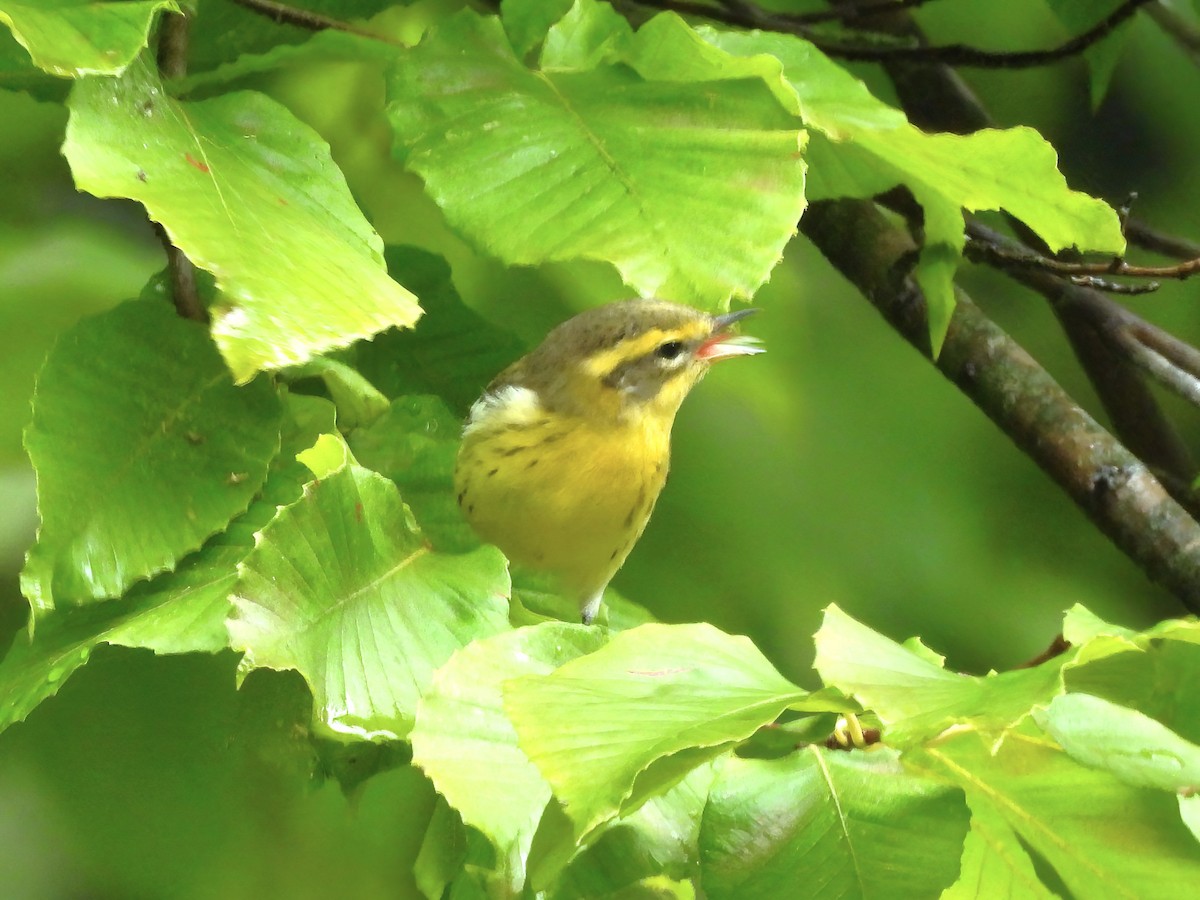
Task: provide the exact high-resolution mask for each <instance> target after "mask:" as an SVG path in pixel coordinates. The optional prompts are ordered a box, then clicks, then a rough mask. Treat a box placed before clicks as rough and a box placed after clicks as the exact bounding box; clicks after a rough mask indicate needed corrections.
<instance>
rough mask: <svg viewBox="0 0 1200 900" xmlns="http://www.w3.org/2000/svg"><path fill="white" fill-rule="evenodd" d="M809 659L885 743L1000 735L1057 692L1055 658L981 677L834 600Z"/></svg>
mask: <svg viewBox="0 0 1200 900" xmlns="http://www.w3.org/2000/svg"><path fill="white" fill-rule="evenodd" d="M816 646H817V657H816V661H815V662H814V663H813V666H814V668H815V669H816V670H817V671H818V672H819V673H820V675H821V678H822V680H823V681H824V682H825V683H826V684H827V685H830V686H832V687H836V688H838V689H839V690H841V691H844V692H845V693H847V694H850V695H853V696H854V697H855V698H857V699H858V700H859V701H860V702H861V703H862V704H863V706H864V707H866V708H867V709H869V710H872V711H874V712H875V714H876V715H878V716H879V719H880V721H881V722H883V724H884V725H885V726H886V728H885V731H884V740H886V741H887V742H888V743H889V744H892V745H893V746H897V745H906V744H910V743H915V742H920V741H923V740H925V739H927V738H931V737H934V736H936V735H938V734H940V733H942V732H943V731H945V730H946V729H947V728H950V727H951V726H963V725H967V726H969V727H971V728H974V729H978V730H980V731H983V732H985V733H988V734H991V735H993V736H1000V735H1002V734H1003V733H1004V732H1005V731H1007V730H1008V729H1009V728H1011V727H1012V726H1013V725H1015V724H1016V723H1018V722H1020V721H1021V720H1022V719H1023V718H1025V717H1026V716H1027V715H1028V714H1029V711H1030V710H1031V709H1032V708H1033V707H1034V706H1035V705H1037V704H1039V703H1048V702H1049V701H1050V700H1051V698H1053V697H1054V696H1056V695H1057V694H1060V693H1062V691H1063V686H1062V672H1061V669H1062V666H1063V664H1064V663H1065V662H1066V661H1067V657H1061V656H1060V657H1056V658H1055V659H1052V660H1050V661H1049V662H1046V663H1043V664H1042V665H1040V666H1037V667H1035V668H1032V669H1021V670H1019V671H1015V672H1002V673H1000V674H995V673H993V674H990V675H987V676H985V677H982V678H980V677H976V676H972V675H960V674H957V673H955V672H947V671H946V670H945V669H943V668H941V666H940V665H938V664H937V663H935V662H934V661H932V660H931V659H930V654H929V651H928V650H926V649H924V648H922V652H914V651H913V650H910V649H908V648H906V647H903V646H901V645H900V644H897V643H895V642H893V641H891V640H889V639H888V638H886V637H884V636H883V635H881V634H879V633H878V632H876V631H872V630H871V629H870V628H867V627H866V626H865V625H862V624H860V623H858V622H856V621H854V620H853V619H851V618H850V617H849V616H847V615H846V614H845V613H844V612H842V611H841V610H840V609H838V608H837V607H836V606H830V607H828V608H827V609H826V610H825V619H824V622H823V623H822V624H821V628H820V630H819V631H818V632H817V634H816Z"/></svg>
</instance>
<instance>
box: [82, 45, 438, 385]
mask: <svg viewBox="0 0 1200 900" xmlns="http://www.w3.org/2000/svg"><path fill="white" fill-rule="evenodd" d="M69 105H70V108H71V118H70V121H69V122H68V124H67V140H66V143H65V144H64V146H63V152H64V153H65V154H66V156H67V159H68V161H69V162H70V164H71V169H72V172H73V173H74V176H75V181H76V184H77V185H78V186H79V187H80V188H81V189H82V190H86V191H89V192H90V193H93V194H96V195H97V196H101V197H131V198H133V199H135V200H138V201H140V202H141V203H143V204H145V206H146V208H147V210H148V211H149V213H150V215H151V217H153V218H154V219H156V220H158V221H160V222H162V224H163V225H164V227H165V228H166V229H167V232H168V234H170V236H171V240H172V241H173V242H174V243H175V244H177V245H178V246H179V247H180V248H181V249H182V250H183V251H184V252H185V253H186V254H187V255H188V257H189V258H190V259H191V260H192V262H194V263H196V265H198V266H200V267H202V268H204V269H207V270H209V271H211V272H212V273H213V274H214V275H215V276H216V279H217V285H218V287H219V288H220V289H221V291H222V299H221V301H220V302H219V303H218V305H217V306H216V307H215V308H213V310H212V314H213V324H212V331H213V336H214V337H215V338H216V341H217V346H218V347H219V348H220V350H221V353H222V354H223V355H224V357H225V359H226V362H227V363H228V364H229V367H230V369H232V370H233V373H234V376H235V377H236V378H237V379H238V380H239V381H245V380H247V379H249V378H250V377H251V376H253V374H254V373H255V372H257V371H259V370H260V369H265V368H277V367H280V366H286V365H291V364H294V363H299V362H304V361H305V360H307V359H309V358H310V357H312V356H315V355H317V354H319V353H321V352H323V351H325V350H329V349H331V348H334V347H341V346H345V345H346V344H349V343H350V342H351V341H353V340H355V339H357V338H361V337H367V336H369V335H371V334H374V333H375V332H377V331H380V330H381V329H383V328H386V327H388V326H389V325H399V326H408V325H412V323H413V322H415V321H416V319H417V317H418V316H419V315H420V308H419V307H418V306H417V304H416V302H415V298H414V297H413V296H412V294H410V293H409V292H408V291H406V290H405V289H404V288H402V287H400V285H398V284H396V282H394V281H392V280H391V279H390V278H389V277H388V276H387V273H386V272H385V271H384V264H383V255H382V249H383V248H382V242H381V241H380V239H379V236H378V235H377V234H376V233H375V232H374V230H373V229H372V228H371V227H370V226H369V225H368V224H367V222H366V220H365V219H364V218H363V216H362V213H361V211H360V210H359V209H358V207H357V206H355V205H354V202H353V200H352V199H351V198H350V193H349V191H348V189H347V187H346V183H345V180H344V179H343V177H342V174H341V172H339V171H338V169H337V167H336V166H335V165H334V163H333V161H332V159H331V158H330V156H329V147H328V146H327V145H326V144H325V143H324V142H323V141H322V140H321V139H320V137H319V136H318V135H317V134H316V133H315V132H313V131H312V130H311V129H310V128H309V127H308V126H306V125H304V124H303V123H301V122H300V121H299V120H297V119H296V118H295V117H294V116H292V115H291V113H289V112H288V111H287V110H286V109H284V108H283V107H282V106H280V105H279V104H277V103H275V102H274V101H273V100H270V99H268V98H267V97H265V96H263V95H261V94H254V93H240V94H230V95H228V96H223V97H218V98H215V99H212V100H204V101H198V102H194V103H186V102H179V101H176V100H173V99H171V98H170V97H168V96H166V95H165V94H164V93H163V90H162V88H161V86H160V85H159V83H158V81H157V79H156V77H155V76H154V74H153V73H152V72H151V71H150V69H149V68H148V66H147V65H146V64H145V62H138V63H137V64H135V65H133V66H131V67H130V68H129V70H128V71H127V72H126V74H125V75H124V76H123V77H121V78H107V79H98V78H92V79H87V80H85V81H83V82H80V83H79V84H77V85H76V87H75V89H74V90H73V91H72V94H71V100H70V104H69Z"/></svg>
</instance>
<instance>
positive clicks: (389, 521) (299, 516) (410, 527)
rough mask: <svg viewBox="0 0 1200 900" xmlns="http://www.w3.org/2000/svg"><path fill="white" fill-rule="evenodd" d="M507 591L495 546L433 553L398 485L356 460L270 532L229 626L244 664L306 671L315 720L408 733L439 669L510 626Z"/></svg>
mask: <svg viewBox="0 0 1200 900" xmlns="http://www.w3.org/2000/svg"><path fill="white" fill-rule="evenodd" d="M508 590H509V584H508V574H507V571H506V566H505V562H504V557H503V556H501V555H500V552H499V551H498V550H496V549H495V548H492V547H483V548H481V549H479V550H476V551H475V552H473V553H470V554H467V555H464V556H447V555H443V554H440V553H435V552H433V551H432V550H431V549H430V548H429V546H428V545H427V544H426V542H425V541H424V539H423V538H422V536H421V534H420V531H419V530H418V529H417V527H416V525H415V522H414V521H413V518H412V513H411V512H410V511H409V510H408V508H407V507H406V506H405V505H404V503H403V502H402V501H401V499H400V495H399V492H398V491H397V489H396V486H395V485H394V484H393V483H392V482H390V481H388V480H387V479H386V478H384V477H383V476H382V475H378V474H376V473H375V472H371V471H368V470H366V469H363V468H360V467H358V466H356V465H353V464H349V465H345V466H343V467H342V468H341V469H338V470H337V471H334V472H333V473H331V474H328V475H325V476H323V477H322V478H321V479H320V480H318V481H314V482H311V483H310V484H308V485H307V486H306V487H305V490H304V496H303V497H302V498H301V499H300V500H299V501H298V502H297V503H295V504H293V505H292V506H289V507H287V508H285V509H283V510H281V511H280V513H279V515H278V516H276V518H275V519H274V520H273V521H272V522H271V523H270V524H269V525H268V526H267V527H266V528H264V529H263V531H262V532H261V534H260V536H259V539H258V543H257V546H256V547H255V548H254V550H253V551H252V552H251V553H250V555H249V556H248V557H247V558H246V560H245V562H243V563H242V564H241V565H240V566H239V578H238V584H237V588H236V591H235V595H234V598H233V601H234V607H235V613H234V615H233V617H232V618H231V619H230V620H229V623H228V625H229V631H230V635H231V638H232V645H233V647H234V648H235V649H238V650H242V651H244V652H245V654H246V667H247V668H256V667H265V668H271V669H296V670H297V671H299V672H300V673H301V674H302V675H303V676H304V678H305V680H307V681H308V684H309V687H310V688H311V689H312V692H313V698H314V701H315V702H314V716H315V717H316V718H317V720H318V724H321V725H324V726H326V727H327V728H329V729H332V730H333V731H334V732H338V733H345V734H355V735H359V736H367V737H373V738H375V737H384V738H390V737H403V736H404V735H405V734H407V733H408V731H409V729H410V728H411V727H412V723H413V717H414V715H415V712H416V706H417V701H418V699H419V698H420V696H421V694H422V693H423V692H424V691H425V689H426V688H427V687H428V685H429V682H430V679H431V677H432V675H433V672H434V670H435V669H437V668H438V667H439V666H441V665H442V664H443V663H444V662H445V661H446V660H447V659H449V657H450V655H451V654H452V653H453V652H454V651H455V650H457V649H458V648H459V647H462V646H464V645H465V644H467V643H469V642H470V641H472V640H474V639H475V638H479V637H483V636H485V635H489V634H494V633H496V632H498V631H501V630H504V629H505V627H506V625H507V613H508V604H507V602H506V597H507V594H508Z"/></svg>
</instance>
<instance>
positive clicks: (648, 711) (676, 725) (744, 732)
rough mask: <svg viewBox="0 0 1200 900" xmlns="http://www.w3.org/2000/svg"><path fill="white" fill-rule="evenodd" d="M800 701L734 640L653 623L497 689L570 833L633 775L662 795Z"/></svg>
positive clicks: (598, 816)
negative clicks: (571, 825)
mask: <svg viewBox="0 0 1200 900" xmlns="http://www.w3.org/2000/svg"><path fill="white" fill-rule="evenodd" d="M806 697H807V692H805V691H802V690H800V689H799V688H797V687H796V686H795V685H793V684H792V683H791V682H789V681H787V680H786V679H785V678H783V677H782V676H781V675H780V674H779V673H778V672H776V671H775V669H774V668H773V667H772V666H771V664H770V663H769V662H767V660H766V659H765V658H764V657H763V656H762V654H761V653H760V652H759V651H758V650H757V649H756V648H755V647H754V645H753V644H751V643H750V642H749V641H748V640H746V639H745V638H743V637H731V636H730V635H727V634H724V633H722V632H720V631H718V630H717V629H715V628H713V627H712V626H711V625H659V624H655V623H651V624H648V625H642V626H639V627H637V628H633V629H631V630H629V631H623V632H621V633H620V634H617V635H615V636H614V637H613V638H612V641H611V642H610V643H609V644H607V645H606V646H604V647H602V648H601V649H600V650H597V651H596V652H595V653H592V654H589V655H588V656H584V657H581V658H579V659H576V660H574V661H572V662H569V663H566V664H565V665H563V666H562V667H560V668H559V669H557V670H556V671H554V672H552V673H551V674H549V675H531V676H526V677H524V678H517V679H514V680H512V681H510V682H508V683H507V684H506V685H505V688H504V702H505V708H506V709H507V711H508V714H509V718H510V719H511V720H512V723H513V725H514V727H515V728H516V730H517V735H518V738H519V740H520V746H521V749H522V750H524V751H525V753H526V755H528V757H529V758H530V759H531V760H533V762H534V763H535V764H536V765H537V767H538V769H539V770H540V771H541V773H542V775H543V776H544V777H545V778H546V780H547V781H549V782H550V785H551V787H552V788H553V790H554V794H555V796H556V797H557V798H558V799H559V801H560V802H561V803H562V804H563V807H564V808H565V810H566V812H567V815H568V816H570V818H571V820H572V821H573V822H574V823H575V827H576V830H577V834H579V835H585V834H587V833H588V832H590V831H591V830H592V829H593V828H595V827H596V826H597V825H599V824H601V823H602V822H604V821H606V820H608V819H610V818H612V817H613V816H615V815H616V814H617V813H618V812H619V811H621V810H622V807H623V805H624V804H625V803H626V801H627V800H629V799H630V798H631V797H633V796H634V795H635V793H637V792H636V791H635V781H637V780H638V778H639V776H645V777H649V778H651V780H652V781H653V782H654V785H653V788H654V789H655V790H658V791H662V790H666V789H667V788H668V787H670V786H671V784H672V783H674V782H677V781H678V780H679V779H680V778H682V777H683V776H684V775H685V774H686V773H687V772H688V771H690V770H691V769H692V768H695V767H696V766H698V765H700V764H701V763H703V762H706V761H707V760H708V759H711V758H713V757H714V756H717V755H719V754H720V753H721V752H723V751H724V750H725V749H726V748H728V747H729V746H730V745H732V744H733V743H734V742H736V741H741V740H744V739H745V738H747V737H749V736H750V735H751V734H752V733H753V732H754V731H755V729H757V728H759V727H761V726H762V725H764V724H766V723H767V722H771V721H773V720H774V719H775V717H776V716H778V715H779V714H780V713H781V712H782V711H783V710H785V709H787V708H788V707H791V706H798V705H803V703H804V701H805V699H806ZM677 754H678V755H680V756H681V757H682V759H676V758H675V757H676V755H677ZM676 763H680V765H679V766H678V768H675V767H674V766H675V764H676ZM655 764H657V765H658V766H660V767H661V766H665V768H663V769H660V770H658V776H657V777H656V776H655V775H654V770H652V769H651V767H652V766H654V765H655ZM649 795H650V794H649V792H647V793H646V795H645V796H642V797H641V799H643V800H644V799H645V797H646V796H649Z"/></svg>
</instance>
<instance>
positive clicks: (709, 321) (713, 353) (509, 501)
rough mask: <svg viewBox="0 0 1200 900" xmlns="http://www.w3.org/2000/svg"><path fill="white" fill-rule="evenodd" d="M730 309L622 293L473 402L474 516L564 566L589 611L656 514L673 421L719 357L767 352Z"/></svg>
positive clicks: (518, 547) (521, 549)
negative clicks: (715, 311)
mask: <svg viewBox="0 0 1200 900" xmlns="http://www.w3.org/2000/svg"><path fill="white" fill-rule="evenodd" d="M752 312H755V310H753V309H743V310H738V311H737V312H732V313H728V314H726V315H720V316H712V315H709V314H708V313H704V312H701V311H699V310H696V309H692V308H691V307H688V306H682V305H680V304H678V303H668V302H666V301H662V300H623V301H619V302H616V303H610V304H607V305H605V306H600V307H596V308H594V309H590V310H588V311H587V312H583V313H580V314H579V315H577V316H575V317H574V318H571V319H568V320H567V321H566V322H564V323H562V324H561V325H559V326H558V327H556V328H554V329H553V330H552V331H551V332H550V333H549V334H548V335H547V336H546V339H545V340H544V341H543V342H542V344H541V345H540V346H538V347H537V348H536V349H535V350H533V351H532V352H531V353H529V354H528V355H527V356H524V357H522V358H521V359H519V360H518V361H517V362H515V363H513V364H512V365H511V366H509V367H508V368H507V369H505V370H504V371H503V372H501V373H500V374H499V375H497V376H496V378H495V379H494V380H493V381H492V383H491V384H489V385H488V387H487V389H486V390H485V391H484V393H483V396H481V397H480V398H479V399H478V400H477V401H476V402H475V404H474V406H472V408H471V412H470V415H469V417H468V419H467V423H466V426H465V427H464V429H463V440H462V446H461V448H460V449H459V453H458V462H457V465H456V467H455V476H454V482H455V491H456V492H457V495H458V505H459V507H460V508H461V509H462V512H463V515H464V516H465V517H466V519H467V521H468V522H469V523H470V524H471V526H472V527H473V528H474V529H475V531H476V533H477V534H478V535H479V536H480V537H481V538H482V539H483V540H485V541H487V542H488V543H491V544H495V545H496V546H497V547H499V548H500V549H501V550H502V551H503V552H504V554H505V555H506V556H507V557H508V558H509V559H510V560H511V561H513V562H515V563H518V564H520V565H523V566H526V567H528V568H530V569H534V570H538V571H542V572H546V573H549V574H551V575H553V576H555V577H556V579H557V581H558V583H559V585H560V587H561V589H562V591H563V593H564V594H567V595H569V596H571V597H572V598H574V599H576V600H578V602H579V607H580V610H581V612H582V618H583V621H584V623H585V624H588V623H590V622H591V621H592V620H593V619H594V618H595V616H596V613H597V611H598V610H599V608H600V601H601V598H602V597H603V595H604V589H605V587H606V586H607V585H608V583H609V581H610V580H611V579H612V577H613V576H614V575H615V574H616V572H617V570H618V569H620V568H621V565H622V563H624V562H625V558H626V557H627V556H628V555H629V551H630V550H632V549H633V545H634V544H635V543H636V542H637V539H638V538H639V537H641V535H642V531H643V530H644V529H645V527H646V523H647V521H649V519H650V513H651V511H652V510H653V509H654V504H655V501H656V500H657V499H658V495H659V492H660V491H661V490H662V487H663V484H664V482H665V481H666V478H667V468H668V465H669V461H670V437H671V426H672V425H673V424H674V421H675V414H676V412H678V410H679V406H680V404H681V403H682V402H683V398H684V397H685V396H687V394H688V392H689V391H690V390H691V389H692V388H693V387H694V386H695V384H696V383H697V382H698V381H699V380H700V379H701V378H702V377H703V376H704V374H705V373H706V372H707V371H708V367H709V365H710V364H711V363H713V362H715V361H716V360H719V359H725V358H726V357H731V356H745V355H750V354H754V353H761V352H762V351H763V348H762V347H760V346H758V343H759V342H758V341H757V340H756V339H755V338H751V337H743V336H735V335H733V334H731V333H730V331H729V328H730V326H731V325H733V323H734V322H737V321H738V320H739V319H742V318H744V317H745V316H747V315H749V314H750V313H752Z"/></svg>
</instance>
